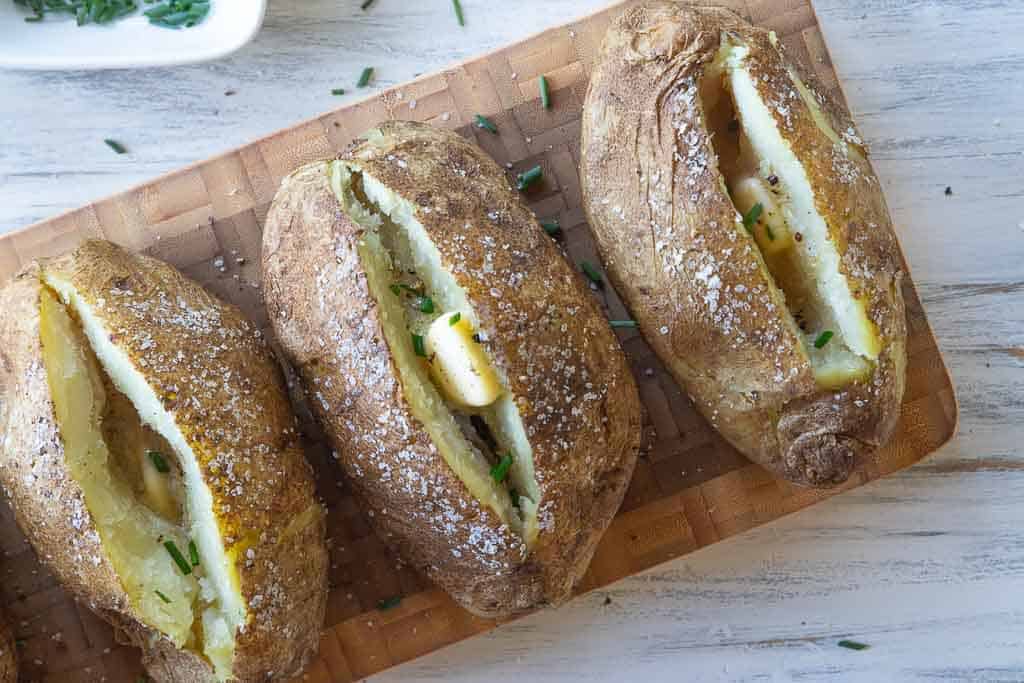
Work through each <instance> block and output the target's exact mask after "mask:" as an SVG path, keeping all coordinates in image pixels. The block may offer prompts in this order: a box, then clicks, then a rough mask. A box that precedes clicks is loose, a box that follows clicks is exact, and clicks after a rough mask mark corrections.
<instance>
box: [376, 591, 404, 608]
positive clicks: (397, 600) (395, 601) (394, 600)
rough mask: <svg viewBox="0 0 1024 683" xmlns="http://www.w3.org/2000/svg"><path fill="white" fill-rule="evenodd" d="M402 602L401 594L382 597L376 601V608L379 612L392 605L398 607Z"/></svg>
mask: <svg viewBox="0 0 1024 683" xmlns="http://www.w3.org/2000/svg"><path fill="white" fill-rule="evenodd" d="M401 603H402V596H401V595H392V596H391V597H390V598H384V599H383V600H381V601H380V602H378V603H377V609H379V610H380V611H381V612H383V611H385V610H389V609H391V608H393V607H398V606H399V605H400V604H401Z"/></svg>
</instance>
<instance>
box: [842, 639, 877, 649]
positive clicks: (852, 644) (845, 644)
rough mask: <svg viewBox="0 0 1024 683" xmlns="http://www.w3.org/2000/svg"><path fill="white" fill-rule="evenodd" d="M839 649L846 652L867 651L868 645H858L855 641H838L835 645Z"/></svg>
mask: <svg viewBox="0 0 1024 683" xmlns="http://www.w3.org/2000/svg"><path fill="white" fill-rule="evenodd" d="M836 645H838V646H839V647H845V648H846V649H847V650H857V651H860V650H867V649H868V648H869V647H871V646H870V645H868V644H867V643H858V642H857V641H856V640H840V641H839V642H838V643H836Z"/></svg>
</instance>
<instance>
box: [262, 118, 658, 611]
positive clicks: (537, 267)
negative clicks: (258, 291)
mask: <svg viewBox="0 0 1024 683" xmlns="http://www.w3.org/2000/svg"><path fill="white" fill-rule="evenodd" d="M366 138H367V139H364V140H360V141H357V143H356V144H355V145H354V146H353V147H352V148H351V149H350V150H349V151H347V152H346V153H345V154H344V155H343V156H342V157H341V158H342V159H343V160H345V161H347V162H351V163H353V164H357V165H358V167H359V168H361V169H362V170H363V171H364V172H366V173H370V174H372V175H373V176H374V177H376V178H377V179H378V180H379V181H380V182H381V183H383V184H384V185H385V186H387V187H388V188H389V189H391V190H393V192H394V193H395V194H396V195H398V196H400V197H401V198H403V199H404V200H407V201H409V202H411V204H412V205H413V206H414V214H415V218H416V219H417V220H418V221H419V222H420V223H422V225H423V226H424V228H425V229H426V231H427V232H428V233H429V236H430V239H432V240H433V242H434V244H435V245H436V247H437V249H438V250H439V252H440V259H441V262H442V263H443V265H444V268H445V269H447V270H448V271H450V272H451V273H452V274H453V275H454V277H455V279H456V281H457V283H458V285H459V286H460V287H461V288H462V289H463V290H464V291H465V292H466V295H467V298H468V300H469V301H470V302H471V303H472V305H473V306H474V307H475V310H476V313H477V315H478V317H479V320H480V332H481V333H483V335H484V338H485V339H486V340H488V341H487V342H486V343H487V348H488V350H489V352H490V354H491V356H492V358H493V359H494V362H495V364H496V365H497V366H498V367H499V368H500V369H501V370H502V371H503V372H504V374H505V375H506V376H507V378H508V381H509V388H510V390H511V392H512V393H513V395H514V396H515V397H517V401H516V405H517V407H518V409H519V411H520V414H521V416H522V421H523V424H524V426H525V427H526V433H527V434H529V441H530V444H531V445H532V448H533V454H534V465H535V467H536V472H537V477H536V478H537V481H538V482H539V485H540V489H541V499H540V511H539V520H540V532H539V537H538V538H537V540H536V543H535V545H534V546H533V547H532V548H530V549H528V548H527V547H526V545H525V544H524V542H523V539H522V538H521V537H520V536H518V535H517V534H516V533H513V531H512V530H511V529H510V528H509V526H507V525H505V524H504V523H502V521H501V519H499V517H498V516H497V515H496V514H495V513H494V512H493V511H492V510H491V509H490V508H488V507H487V506H485V505H482V504H481V503H480V502H479V501H478V500H477V499H476V498H474V496H473V495H472V494H471V493H470V492H469V490H468V489H467V488H466V486H465V485H464V484H463V482H462V481H461V480H460V479H459V477H458V476H456V474H455V473H454V472H453V470H452V469H451V468H450V467H449V466H448V464H446V462H445V461H444V460H442V458H441V457H440V456H439V455H438V453H437V450H436V449H435V447H434V444H433V443H432V441H431V437H430V436H428V434H427V432H426V431H425V429H424V427H423V426H422V425H421V424H420V423H419V422H418V421H417V419H416V418H415V417H414V416H413V414H412V412H411V410H410V407H409V405H408V404H407V401H406V398H405V397H404V396H403V390H402V385H401V382H400V379H399V376H398V370H397V368H396V365H395V362H394V360H393V358H392V354H393V351H392V349H390V348H389V346H388V344H387V342H386V340H385V337H384V333H383V330H382V322H381V314H380V310H379V308H378V304H377V303H376V301H375V300H374V298H373V296H372V295H371V293H370V290H369V288H368V285H367V276H366V273H365V272H364V268H363V265H362V263H361V261H360V258H359V256H358V254H357V251H356V249H357V246H358V244H359V243H360V241H361V240H362V239H363V231H364V229H363V228H362V227H361V226H360V225H358V224H356V223H355V222H354V221H353V220H352V219H350V218H349V217H348V216H347V215H346V214H345V213H344V212H343V211H342V210H341V206H340V204H339V202H338V200H337V199H336V197H335V195H334V194H333V192H332V189H331V187H330V184H329V181H328V163H327V162H322V163H315V164H310V165H307V166H305V167H303V168H301V169H299V170H298V171H296V172H295V173H293V174H292V175H290V176H289V177H287V178H285V180H284V182H283V183H282V186H281V188H280V190H279V191H278V194H277V197H276V199H275V201H274V204H273V206H272V208H271V210H270V214H269V216H268V219H267V225H266V228H265V231H264V243H263V269H264V279H265V282H266V298H267V308H268V311H269V314H270V319H271V321H272V323H273V326H274V329H275V331H276V333H277V336H278V338H279V341H280V343H281V346H282V347H283V348H284V350H285V352H286V354H287V356H288V358H289V360H290V361H291V362H292V363H293V364H294V365H295V367H296V368H297V369H298V370H299V371H300V373H301V376H302V378H303V380H304V384H305V389H306V393H307V395H308V396H309V398H310V402H311V404H312V406H313V409H314V411H315V412H316V414H317V416H318V418H319V420H320V421H321V423H322V424H323V426H324V427H325V429H326V431H327V432H328V434H329V436H330V438H331V439H332V441H333V443H334V445H335V448H336V450H337V452H336V456H337V457H338V459H339V462H340V463H341V465H342V467H343V468H344V470H345V473H346V474H347V476H348V479H349V480H350V481H351V482H352V484H353V485H354V488H355V490H356V491H357V493H358V494H359V495H360V497H361V498H362V500H363V501H364V503H365V505H366V506H367V507H368V509H369V511H370V512H369V515H370V519H371V521H372V523H373V524H374V525H375V527H376V528H377V531H378V532H379V533H380V534H381V536H382V537H383V538H385V539H386V540H387V541H388V542H389V543H390V544H391V545H392V546H393V547H394V548H395V549H396V550H397V552H398V553H399V555H400V556H401V557H402V558H404V559H405V560H406V561H408V562H410V563H412V564H414V565H415V566H417V567H419V568H420V569H421V570H423V571H424V572H425V573H426V574H427V575H428V576H430V578H432V579H433V580H434V581H435V582H436V583H438V584H439V585H440V586H441V587H443V588H444V589H445V590H447V591H448V592H449V593H451V594H452V595H453V596H454V597H455V599H456V600H458V601H459V602H460V604H462V605H463V606H464V607H466V608H467V609H469V610H471V611H473V612H475V613H477V614H481V615H488V616H498V615H504V614H508V613H511V612H514V611H518V610H524V609H528V608H532V607H536V606H538V605H543V604H547V603H558V602H561V601H563V600H565V599H566V598H567V597H568V596H569V594H570V592H571V590H572V587H573V585H574V584H575V583H576V582H577V581H578V580H579V579H580V578H581V576H582V575H583V573H584V572H585V570H586V568H587V565H588V564H589V562H590V558H591V556H592V554H593V552H594V549H595V547H596V544H597V541H598V540H599V539H600V537H601V535H602V533H603V532H604V530H605V528H606V527H607V526H608V524H609V522H610V521H611V519H612V517H613V516H614V514H615V512H616V510H617V508H618V506H619V504H620V502H621V500H622V497H623V495H624V493H625V489H626V486H627V484H628V482H629V479H630V476H631V473H632V470H633V466H634V464H635V459H636V454H637V449H638V446H639V435H640V405H639V399H638V395H637V390H636V386H635V384H634V382H633V379H632V376H631V374H630V372H629V368H628V366H627V363H626V361H625V358H624V357H623V355H622V352H621V350H620V348H619V346H618V344H617V340H616V338H615V336H614V334H613V333H612V331H611V330H610V328H609V326H608V323H607V321H605V320H604V319H603V317H602V316H601V314H600V311H599V309H598V307H597V306H596V304H595V302H594V301H593V300H592V298H591V296H590V294H589V292H587V291H586V289H585V286H584V285H583V283H582V282H581V279H580V278H579V276H578V275H577V274H576V273H574V272H573V270H572V268H571V267H570V266H569V265H568V264H567V263H566V261H565V260H564V258H563V257H562V255H561V254H560V252H559V251H558V249H557V247H556V246H555V245H554V244H553V243H552V241H551V240H550V238H548V237H547V236H546V235H545V234H544V232H543V231H542V230H541V228H540V226H539V225H538V224H537V221H536V219H535V217H534V216H533V214H532V213H531V212H530V211H529V209H528V208H527V207H526V206H525V205H524V204H523V203H522V201H521V200H520V199H519V197H518V196H517V194H516V193H515V192H513V191H512V190H511V188H510V187H509V183H508V180H507V179H506V177H505V175H504V173H503V172H502V171H501V169H500V168H498V166H497V165H496V164H495V163H494V162H493V161H492V160H491V159H490V158H488V157H487V156H486V155H485V154H484V153H483V152H482V151H481V150H480V149H478V148H477V147H476V146H474V145H472V144H470V143H468V142H466V141H465V140H463V139H462V138H460V137H458V136H457V135H455V134H453V133H450V132H446V131H441V130H436V129H434V128H431V127H429V126H425V125H423V124H417V123H406V122H389V123H385V124H382V125H381V127H380V129H379V131H378V130H375V131H371V132H370V133H368V134H367V136H366ZM368 140H370V141H368ZM388 296H390V294H389V295H388Z"/></svg>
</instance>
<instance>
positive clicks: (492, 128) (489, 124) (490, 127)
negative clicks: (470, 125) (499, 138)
mask: <svg viewBox="0 0 1024 683" xmlns="http://www.w3.org/2000/svg"><path fill="white" fill-rule="evenodd" d="M476 127H477V128H483V129H484V130H486V131H487V132H489V133H494V134H495V135H497V134H498V127H497V126H496V125H494V122H493V121H491V120H490V119H489V118H487V117H486V116H482V115H481V114H477V115H476Z"/></svg>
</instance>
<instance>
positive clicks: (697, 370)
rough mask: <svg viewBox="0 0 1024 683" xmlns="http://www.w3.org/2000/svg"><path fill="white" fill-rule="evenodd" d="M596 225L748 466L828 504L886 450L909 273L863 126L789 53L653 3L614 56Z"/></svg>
mask: <svg viewBox="0 0 1024 683" xmlns="http://www.w3.org/2000/svg"><path fill="white" fill-rule="evenodd" d="M581 147H582V149H581V182H582V186H583V196H584V206H585V209H586V212H587V215H588V217H589V220H590V225H591V227H592V229H593V231H594V235H595V237H596V240H597V244H598V247H599V249H600V252H601V254H602V257H603V258H604V260H605V265H606V267H607V269H608V272H609V275H610V276H611V280H612V282H613V283H614V284H615V286H616V288H617V290H618V291H619V292H620V293H621V295H622V296H623V299H624V300H625V302H626V303H627V305H628V306H629V307H630V309H631V310H632V312H633V315H634V317H635V318H636V319H637V321H638V322H639V326H640V330H641V332H642V333H643V335H644V337H645V338H646V339H647V341H648V342H649V343H650V345H651V346H652V348H653V349H654V351H655V352H656V353H657V354H658V356H659V357H660V358H661V359H662V361H663V362H664V363H665V364H666V366H667V367H668V368H669V369H670V371H671V372H672V374H673V375H674V376H675V378H676V379H677V381H678V382H679V383H680V384H681V385H683V386H684V387H685V388H686V390H687V392H688V393H689V394H690V396H691V397H692V399H693V400H694V402H695V404H696V405H697V407H698V408H699V409H700V410H701V412H702V413H703V414H704V416H705V417H706V418H707V419H708V420H709V421H710V422H711V424H712V425H714V426H715V427H716V428H717V429H718V430H719V431H720V432H721V433H722V434H723V436H725V437H726V439H728V440H729V441H730V442H731V443H732V444H733V445H734V446H735V447H736V448H737V449H738V450H739V451H741V452H743V453H744V454H746V455H747V456H748V457H749V458H751V459H752V460H754V461H755V462H757V463H760V464H761V465H763V466H765V467H767V468H769V469H770V470H772V471H774V472H776V473H777V474H779V475H781V476H783V477H785V478H787V479H789V480H791V481H794V482H797V483H800V484H807V485H812V486H830V485H835V484H838V483H840V482H842V481H844V480H845V479H846V478H847V477H848V476H849V474H850V472H851V471H852V470H853V469H854V468H855V467H856V466H857V465H858V464H859V463H860V462H861V461H863V460H864V459H865V458H869V457H871V454H872V452H873V451H874V450H875V449H877V448H878V447H879V446H880V445H882V444H883V443H885V441H886V440H887V439H888V438H889V436H890V434H891V433H892V431H893V429H894V426H895V424H896V421H897V419H898V416H899V410H900V408H899V407H900V401H901V397H902V395H903V387H904V375H905V365H906V349H905V346H906V320H905V312H904V304H903V297H902V294H901V291H900V287H901V282H902V279H903V273H902V271H901V265H900V264H901V261H900V257H899V250H898V247H897V243H896V238H895V236H894V234H893V230H892V225H891V224H890V221H889V214H888V211H887V209H886V205H885V201H884V199H883V198H882V193H881V190H880V187H879V183H878V180H877V178H876V177H875V174H874V172H873V171H872V169H871V166H870V164H869V163H868V160H867V157H866V150H865V148H864V145H863V143H862V142H861V139H860V137H859V136H858V135H857V133H856V130H855V129H854V127H853V123H852V122H851V120H850V117H849V114H848V112H847V111H846V110H845V109H844V108H843V107H842V106H840V104H839V103H837V102H834V101H832V100H830V99H829V98H827V97H823V96H822V95H821V94H820V92H815V91H814V90H813V89H812V86H811V85H809V84H808V82H807V81H805V80H804V77H803V76H801V75H800V73H799V71H798V70H797V68H796V67H795V66H794V65H792V64H791V63H790V62H789V61H788V60H787V58H786V56H785V55H784V54H783V52H782V46H781V45H780V44H779V41H778V40H777V38H776V36H775V34H774V33H773V32H771V31H767V30H763V29H760V28H755V27H754V26H751V25H750V24H749V23H747V22H746V21H744V20H743V19H741V18H740V17H738V16H737V15H735V14H733V13H732V12H730V11H728V10H725V9H720V8H711V7H708V8H696V7H690V6H687V5H683V4H679V3H676V2H666V1H657V0H652V1H648V2H644V3H640V4H638V5H635V6H632V7H630V8H629V9H627V10H626V11H625V12H624V13H623V14H622V15H621V16H619V17H618V18H617V19H616V20H615V21H614V22H613V23H612V25H611V27H610V28H609V30H608V33H607V35H606V37H605V41H604V45H603V47H602V53H601V55H600V57H599V58H598V60H597V63H596V66H595V69H594V72H593V75H592V77H591V80H590V84H589V89H588V92H587V96H586V100H585V104H584V110H583V119H582V143H581Z"/></svg>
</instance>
